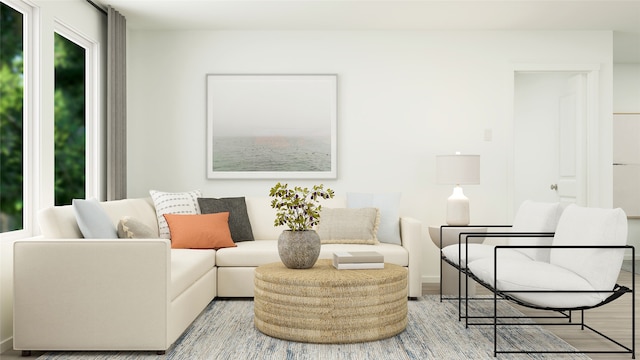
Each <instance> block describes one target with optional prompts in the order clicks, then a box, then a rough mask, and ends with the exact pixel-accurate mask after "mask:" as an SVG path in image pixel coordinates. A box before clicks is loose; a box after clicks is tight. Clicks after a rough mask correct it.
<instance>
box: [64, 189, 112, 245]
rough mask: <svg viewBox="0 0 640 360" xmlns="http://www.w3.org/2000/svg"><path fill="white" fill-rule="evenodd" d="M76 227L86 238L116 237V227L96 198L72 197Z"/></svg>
mask: <svg viewBox="0 0 640 360" xmlns="http://www.w3.org/2000/svg"><path fill="white" fill-rule="evenodd" d="M72 205H73V211H74V213H75V215H76V221H77V222H78V227H79V228H80V231H81V232H82V236H84V237H85V238H86V239H117V238H118V233H117V231H116V227H115V226H114V225H113V223H112V222H111V219H109V216H108V215H107V212H106V211H104V209H103V208H102V207H101V206H100V202H99V201H98V200H96V199H87V200H83V199H73V200H72Z"/></svg>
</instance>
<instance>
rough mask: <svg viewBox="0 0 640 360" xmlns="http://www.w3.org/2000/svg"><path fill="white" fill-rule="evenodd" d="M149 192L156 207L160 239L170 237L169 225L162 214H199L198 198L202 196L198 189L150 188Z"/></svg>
mask: <svg viewBox="0 0 640 360" xmlns="http://www.w3.org/2000/svg"><path fill="white" fill-rule="evenodd" d="M149 194H150V195H151V199H153V205H154V206H155V208H156V216H157V218H158V232H159V234H160V238H162V239H170V238H171V233H170V232H169V225H168V224H167V220H166V219H165V218H164V214H200V207H199V206H198V198H199V197H202V193H201V192H200V190H193V191H187V192H179V193H172V192H163V191H157V190H150V191H149Z"/></svg>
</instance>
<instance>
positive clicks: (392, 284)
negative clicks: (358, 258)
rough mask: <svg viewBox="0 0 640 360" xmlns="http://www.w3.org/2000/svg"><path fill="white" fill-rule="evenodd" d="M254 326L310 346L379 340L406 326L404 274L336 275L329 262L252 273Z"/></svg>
mask: <svg viewBox="0 0 640 360" xmlns="http://www.w3.org/2000/svg"><path fill="white" fill-rule="evenodd" d="M254 313H255V316H254V323H255V326H256V328H257V329H258V330H260V331H261V332H262V333H264V334H266V335H269V336H272V337H276V338H280V339H285V340H292V341H299V342H310V343H331V344H341V343H354V342H365V341H373V340H379V339H385V338H388V337H391V336H394V335H397V334H399V333H401V332H402V331H403V330H404V329H405V328H406V326H407V269H405V268H404V267H401V266H397V265H393V264H385V266H384V269H371V270H337V269H335V268H334V267H333V265H332V264H331V260H318V262H317V263H316V264H315V265H314V266H313V268H311V269H304V270H293V269H288V268H286V267H285V266H284V265H283V264H282V263H272V264H267V265H263V266H259V267H258V268H256V270H255V298H254Z"/></svg>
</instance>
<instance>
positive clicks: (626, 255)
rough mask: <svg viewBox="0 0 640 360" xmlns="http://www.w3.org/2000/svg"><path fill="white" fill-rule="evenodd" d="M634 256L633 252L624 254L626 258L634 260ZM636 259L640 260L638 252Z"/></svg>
mask: <svg viewBox="0 0 640 360" xmlns="http://www.w3.org/2000/svg"><path fill="white" fill-rule="evenodd" d="M632 258H633V257H632V256H631V254H624V259H625V260H632ZM636 260H640V254H636Z"/></svg>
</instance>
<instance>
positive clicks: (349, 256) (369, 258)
mask: <svg viewBox="0 0 640 360" xmlns="http://www.w3.org/2000/svg"><path fill="white" fill-rule="evenodd" d="M333 261H334V262H337V263H339V264H342V263H383V262H384V256H382V254H380V253H378V252H375V251H351V252H347V251H336V252H334V253H333Z"/></svg>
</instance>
